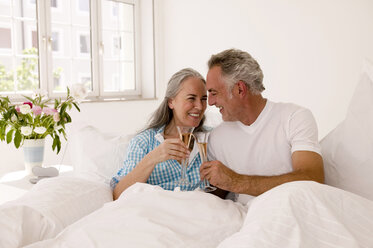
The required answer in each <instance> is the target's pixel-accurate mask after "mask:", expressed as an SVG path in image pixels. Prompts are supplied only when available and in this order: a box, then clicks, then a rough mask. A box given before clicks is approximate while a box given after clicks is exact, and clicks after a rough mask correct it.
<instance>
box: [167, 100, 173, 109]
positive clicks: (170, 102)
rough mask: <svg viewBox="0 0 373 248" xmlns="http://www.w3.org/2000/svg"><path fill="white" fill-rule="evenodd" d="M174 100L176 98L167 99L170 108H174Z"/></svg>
mask: <svg viewBox="0 0 373 248" xmlns="http://www.w3.org/2000/svg"><path fill="white" fill-rule="evenodd" d="M173 101H174V99H172V98H169V99H168V101H167V104H168V107H169V108H170V109H174V104H173Z"/></svg>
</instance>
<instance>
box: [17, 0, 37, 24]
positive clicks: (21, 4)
mask: <svg viewBox="0 0 373 248" xmlns="http://www.w3.org/2000/svg"><path fill="white" fill-rule="evenodd" d="M13 2H14V6H13V7H14V10H13V11H14V16H15V17H21V18H31V19H33V20H35V18H36V4H35V1H30V0H16V1H13Z"/></svg>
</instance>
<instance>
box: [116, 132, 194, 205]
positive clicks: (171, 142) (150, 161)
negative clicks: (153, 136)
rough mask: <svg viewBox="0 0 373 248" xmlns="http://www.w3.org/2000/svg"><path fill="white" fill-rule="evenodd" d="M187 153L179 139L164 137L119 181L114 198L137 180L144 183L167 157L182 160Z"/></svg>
mask: <svg viewBox="0 0 373 248" xmlns="http://www.w3.org/2000/svg"><path fill="white" fill-rule="evenodd" d="M189 153H190V152H189V150H188V149H187V147H186V146H185V144H184V143H183V142H182V141H181V140H180V139H166V140H165V141H164V142H163V143H162V144H160V145H159V146H158V147H156V148H155V149H154V150H153V151H151V152H149V153H148V154H146V155H145V156H144V157H143V159H142V160H141V161H140V162H139V163H138V164H137V165H136V167H135V168H134V169H133V170H132V171H131V172H130V173H128V174H127V175H126V176H124V177H123V178H122V179H121V180H120V181H119V183H118V184H117V185H116V186H115V188H114V191H113V198H114V200H116V199H118V197H119V196H120V194H121V193H122V192H123V191H124V190H126V189H127V188H128V187H130V186H131V185H133V184H135V183H137V182H142V183H145V182H146V181H147V180H148V178H149V177H150V175H151V173H152V172H153V169H154V167H155V166H156V165H157V164H158V163H161V162H164V161H166V160H169V159H176V160H182V159H184V158H187V157H188V155H189Z"/></svg>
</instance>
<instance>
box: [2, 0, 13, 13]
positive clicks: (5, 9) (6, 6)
mask: <svg viewBox="0 0 373 248" xmlns="http://www.w3.org/2000/svg"><path fill="white" fill-rule="evenodd" d="M11 14H12V12H11V1H9V0H8V1H0V15H2V16H3V15H5V16H11Z"/></svg>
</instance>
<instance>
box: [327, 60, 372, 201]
mask: <svg viewBox="0 0 373 248" xmlns="http://www.w3.org/2000/svg"><path fill="white" fill-rule="evenodd" d="M320 144H321V148H322V154H323V159H324V166H325V182H326V184H329V185H331V186H335V187H337V188H341V189H344V190H347V191H350V192H353V193H356V194H359V195H361V196H364V197H366V198H368V199H370V200H373V180H372V175H373V153H372V151H373V65H372V64H371V63H370V62H368V61H367V62H366V65H365V69H364V72H363V73H362V75H361V77H360V81H359V83H358V85H357V88H356V90H355V93H354V96H353V98H352V101H351V103H350V106H349V109H348V113H347V116H346V119H345V120H344V121H343V122H342V123H341V124H340V125H338V126H337V127H336V128H335V129H334V130H333V131H332V132H331V133H329V134H328V135H327V136H326V137H325V138H324V139H323V140H322V141H321V142H320Z"/></svg>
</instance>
